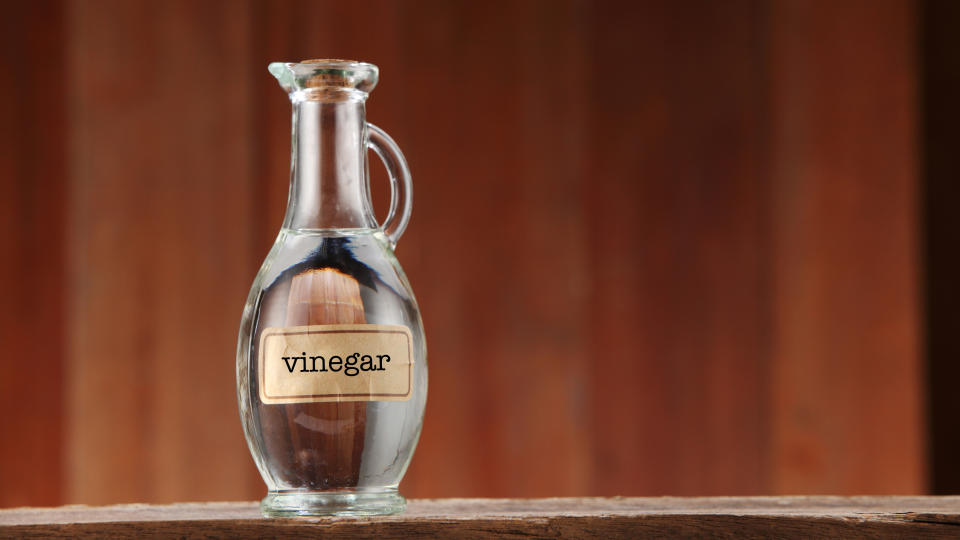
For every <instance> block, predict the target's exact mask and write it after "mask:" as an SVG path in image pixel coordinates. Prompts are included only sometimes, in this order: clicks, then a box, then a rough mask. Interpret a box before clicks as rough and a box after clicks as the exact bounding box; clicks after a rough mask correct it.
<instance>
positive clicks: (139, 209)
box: [65, 1, 263, 502]
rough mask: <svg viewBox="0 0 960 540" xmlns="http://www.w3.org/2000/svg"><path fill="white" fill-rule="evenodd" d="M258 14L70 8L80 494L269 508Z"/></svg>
mask: <svg viewBox="0 0 960 540" xmlns="http://www.w3.org/2000/svg"><path fill="white" fill-rule="evenodd" d="M249 27H250V14H249V13H248V12H247V11H246V6H245V5H244V4H232V3H230V2H209V3H204V4H202V5H195V4H193V3H191V2H165V3H162V4H152V3H129V2H122V1H116V2H91V3H82V4H81V3H78V4H73V5H72V9H71V10H70V24H69V30H70V32H69V35H70V36H71V40H72V42H71V47H70V57H69V59H70V73H71V75H72V77H73V78H72V79H71V87H70V90H71V101H70V104H71V118H72V120H73V123H72V126H71V142H72V151H73V162H72V167H71V176H70V181H71V210H72V220H71V223H70V229H69V237H68V248H69V256H70V264H71V269H72V273H71V277H72V279H71V282H70V292H71V305H72V310H71V314H70V318H69V324H70V330H71V338H72V339H71V341H70V349H69V351H70V362H69V368H70V370H69V372H68V373H69V376H70V381H69V394H68V396H69V399H68V402H67V403H68V407H67V410H66V419H67V422H68V437H67V447H66V450H65V452H66V454H67V457H68V461H67V464H68V480H69V482H68V484H67V489H68V500H69V501H77V502H80V501H82V502H107V501H144V500H149V501H173V500H176V499H181V498H184V497H189V498H191V499H211V498H222V497H225V496H228V495H230V494H233V496H237V495H240V494H243V496H246V497H254V496H256V495H258V494H260V493H262V489H263V488H262V483H261V482H260V481H259V480H258V479H256V477H255V476H254V474H253V473H252V472H250V471H251V470H252V469H253V464H252V460H251V459H250V457H249V454H248V451H247V448H246V444H245V442H244V440H243V435H242V433H241V430H240V429H239V422H238V416H237V410H236V391H235V382H234V372H235V368H234V354H235V350H236V336H237V325H238V323H239V320H240V314H241V310H242V307H243V301H244V299H245V297H246V294H247V291H248V289H249V286H250V279H251V274H248V273H247V272H246V271H244V269H246V268H248V266H247V264H248V262H249V261H250V260H251V259H252V256H251V253H250V237H249V228H248V227H249V221H250V220H251V217H252V216H253V215H254V214H255V211H256V210H255V207H254V204H253V203H254V199H253V197H252V186H251V184H252V182H251V176H250V173H249V170H250V166H249V164H248V162H247V156H249V155H250V153H251V151H252V150H253V148H254V146H253V143H254V141H255V140H256V138H255V134H254V133H253V132H252V131H251V123H250V120H249V118H250V117H249V111H251V110H253V106H252V103H251V101H250V92H249V90H248V88H247V86H246V83H247V81H248V80H249V75H248V73H247V69H251V68H252V66H249V65H248V64H246V63H245V62H242V61H238V59H239V58H243V57H245V55H246V52H245V51H246V47H247V43H248V29H249Z"/></svg>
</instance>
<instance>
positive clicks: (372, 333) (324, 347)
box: [258, 324, 413, 404]
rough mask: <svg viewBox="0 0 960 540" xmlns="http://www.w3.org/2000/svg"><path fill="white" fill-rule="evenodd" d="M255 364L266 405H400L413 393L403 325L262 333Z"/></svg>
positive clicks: (407, 332) (407, 337) (330, 326)
mask: <svg viewBox="0 0 960 540" xmlns="http://www.w3.org/2000/svg"><path fill="white" fill-rule="evenodd" d="M258 361H259V367H260V370H259V372H260V381H259V382H260V400H261V401H262V402H263V403H266V404H277V403H311V402H318V401H406V400H408V399H410V395H411V393H412V392H413V338H412V337H411V335H410V329H409V328H407V327H406V326H393V325H385V324H324V325H313V326H294V327H288V328H267V329H265V330H264V331H263V333H262V334H261V336H260V357H259V360H258Z"/></svg>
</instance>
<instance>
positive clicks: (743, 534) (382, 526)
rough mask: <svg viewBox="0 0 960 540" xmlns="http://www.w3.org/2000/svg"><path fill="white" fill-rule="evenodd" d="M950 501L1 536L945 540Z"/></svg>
mask: <svg viewBox="0 0 960 540" xmlns="http://www.w3.org/2000/svg"><path fill="white" fill-rule="evenodd" d="M958 507H960V498H957V497H851V498H843V497H744V498H732V497H715V498H671V497H663V498H646V499H645V498H615V499H601V498H588V499H562V498H555V499H439V500H429V499H424V500H411V501H410V502H409V505H408V506H407V511H406V512H404V513H403V514H402V515H398V516H387V517H378V518H360V519H356V518H310V519H264V518H262V517H260V515H259V508H258V506H257V505H256V503H207V504H177V505H170V506H148V505H123V506H107V507H99V508H97V507H63V508H49V509H42V508H24V509H13V510H0V536H3V537H11V536H18V537H35V536H47V537H65V536H74V537H87V536H96V537H99V538H117V537H130V536H137V537H145V538H155V537H170V536H178V537H198V536H203V537H205V538H210V537H231V538H262V537H272V538H294V537H298V538H302V537H327V536H336V537H338V538H369V537H371V536H376V537H378V538H427V537H429V538H480V537H489V536H498V537H506V538H513V537H531V536H534V537H538V538H637V537H644V538H676V537H682V536H696V537H697V538H730V537H731V536H736V537H737V538H770V537H771V536H775V537H776V538H811V537H820V538H822V537H843V538H903V537H906V536H909V537H911V538H945V537H952V536H953V535H954V534H955V532H956V531H955V529H956V523H960V521H958V520H960V513H958V511H957V509H958Z"/></svg>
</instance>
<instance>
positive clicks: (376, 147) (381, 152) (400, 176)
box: [367, 122, 413, 248]
mask: <svg viewBox="0 0 960 540" xmlns="http://www.w3.org/2000/svg"><path fill="white" fill-rule="evenodd" d="M367 130H368V134H369V135H368V138H367V146H368V147H369V148H370V149H372V150H373V151H374V152H376V153H377V155H378V156H380V159H381V160H382V161H383V164H384V166H385V167H386V168H387V174H388V175H389V176H390V211H389V212H388V213H387V219H385V220H384V221H383V225H382V226H381V228H382V229H383V232H384V234H386V235H387V238H389V239H390V247H391V248H395V247H397V241H398V240H400V235H402V234H403V231H404V230H405V229H406V228H407V223H409V222H410V212H411V211H412V210H413V182H412V180H411V178H410V168H409V167H407V160H406V159H404V157H403V153H402V152H400V147H399V146H397V143H395V142H393V139H391V138H390V136H389V135H387V133H386V132H385V131H383V130H382V129H380V128H378V127H377V126H375V125H373V124H371V123H369V122H368V123H367Z"/></svg>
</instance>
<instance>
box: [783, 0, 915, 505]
mask: <svg viewBox="0 0 960 540" xmlns="http://www.w3.org/2000/svg"><path fill="white" fill-rule="evenodd" d="M914 9H915V8H914V4H913V3H910V2H906V1H897V0H892V1H871V0H864V1H851V2H823V3H817V2H807V1H804V0H797V1H790V0H787V1H778V2H775V3H774V4H773V6H772V8H771V15H770V18H771V26H770V33H771V36H772V40H773V41H772V43H771V49H770V55H771V66H772V74H771V80H772V84H773V86H772V95H771V99H772V111H773V115H774V116H773V119H772V128H771V141H772V143H771V144H772V154H771V159H772V171H771V182H772V184H773V188H772V189H773V192H772V195H773V197H772V200H771V225H770V229H771V234H772V243H773V246H774V254H773V266H772V280H773V290H774V301H773V329H772V340H773V351H772V359H773V374H772V381H771V387H770V395H771V396H772V398H773V403H772V416H771V421H772V426H773V435H772V448H771V459H772V471H773V474H774V478H773V485H772V488H773V490H774V491H775V492H781V493H783V492H788V493H823V492H828V493H918V492H922V491H923V490H924V489H925V486H926V481H925V471H924V462H925V459H924V439H925V435H924V432H923V429H924V428H923V426H924V422H923V384H922V380H921V374H922V373H923V369H922V363H921V352H920V349H921V344H920V336H919V334H920V324H921V323H920V320H921V319H920V315H919V309H920V307H919V306H920V304H919V302H920V299H919V294H920V292H919V269H918V262H917V261H918V256H919V246H918V242H919V228H918V224H917V215H916V212H917V171H916V169H917V159H916V144H917V142H916V137H917V128H916V114H917V113H916V109H915V100H916V91H915V81H914V76H915V72H916V60H915V55H914V24H913V21H914V18H915V13H914ZM894 464H895V465H894Z"/></svg>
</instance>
